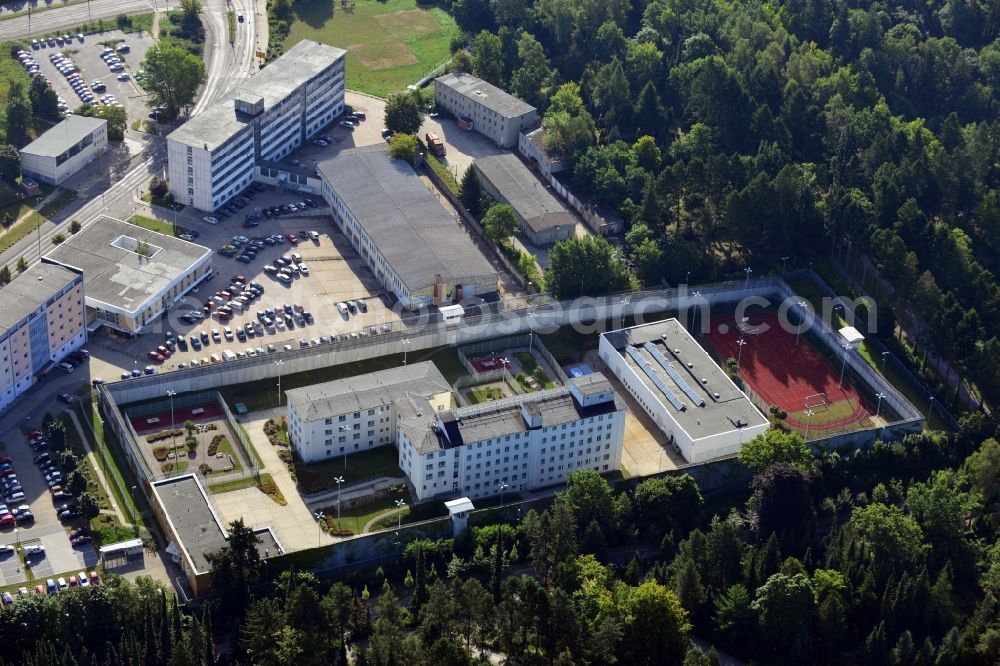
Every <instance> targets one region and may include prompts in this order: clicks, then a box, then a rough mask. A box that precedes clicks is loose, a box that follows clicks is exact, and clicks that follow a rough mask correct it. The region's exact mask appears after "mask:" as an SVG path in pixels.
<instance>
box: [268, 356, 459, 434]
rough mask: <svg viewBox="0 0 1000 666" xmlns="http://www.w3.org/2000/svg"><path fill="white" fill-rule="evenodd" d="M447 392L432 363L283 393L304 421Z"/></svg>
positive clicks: (445, 381) (440, 376)
mask: <svg viewBox="0 0 1000 666" xmlns="http://www.w3.org/2000/svg"><path fill="white" fill-rule="evenodd" d="M449 390H451V389H450V387H449V386H448V382H447V380H446V379H445V378H444V376H443V375H442V374H441V372H440V371H439V370H438V369H437V366H436V365H434V363H433V362H432V361H424V362H423V363H413V364H411V365H404V366H402V367H399V368H389V369H388V370H379V371H378V372H372V373H368V374H365V375H357V376H355V377H348V378H346V379H338V380H335V381H332V382H325V383H323V384H313V385H312V386H304V387H302V388H297V389H292V390H290V391H286V392H285V395H286V396H288V404H289V406H290V407H292V409H294V410H295V412H296V413H297V414H298V415H299V418H300V419H302V420H303V421H305V422H309V421H315V420H316V419H325V418H331V417H333V416H339V415H340V414H346V413H348V412H356V411H360V410H362V409H371V408H372V407H376V406H379V405H390V404H392V403H394V402H396V401H397V400H399V399H401V398H403V397H404V396H406V395H407V394H414V395H416V396H421V397H426V396H430V395H435V394H438V393H441V392H444V391H449Z"/></svg>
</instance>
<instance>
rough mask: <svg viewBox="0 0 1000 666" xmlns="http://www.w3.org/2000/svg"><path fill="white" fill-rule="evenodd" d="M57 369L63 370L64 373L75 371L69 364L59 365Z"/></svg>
mask: <svg viewBox="0 0 1000 666" xmlns="http://www.w3.org/2000/svg"><path fill="white" fill-rule="evenodd" d="M59 367H60V368H62V369H63V370H65V371H66V372H73V370H75V368H74V367H73V366H72V365H70V364H69V363H60V364H59Z"/></svg>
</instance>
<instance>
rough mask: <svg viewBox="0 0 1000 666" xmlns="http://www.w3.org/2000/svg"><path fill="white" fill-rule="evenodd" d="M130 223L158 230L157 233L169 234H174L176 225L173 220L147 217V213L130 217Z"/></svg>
mask: <svg viewBox="0 0 1000 666" xmlns="http://www.w3.org/2000/svg"><path fill="white" fill-rule="evenodd" d="M128 222H129V224H134V225H136V226H138V227H142V228H143V229H149V230H150V231H156V232H157V233H161V234H166V235H167V236H173V235H174V225H173V224H172V223H171V222H167V221H165V220H156V219H153V218H151V217H146V216H145V215H133V216H132V217H130V218H128Z"/></svg>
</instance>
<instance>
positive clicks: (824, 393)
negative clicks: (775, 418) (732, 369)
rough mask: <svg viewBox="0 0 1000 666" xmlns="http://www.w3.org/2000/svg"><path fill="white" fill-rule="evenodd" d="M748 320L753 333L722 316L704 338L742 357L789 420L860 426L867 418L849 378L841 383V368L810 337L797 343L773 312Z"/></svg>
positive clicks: (749, 374) (743, 367) (757, 386)
mask: <svg viewBox="0 0 1000 666" xmlns="http://www.w3.org/2000/svg"><path fill="white" fill-rule="evenodd" d="M746 323H747V328H748V329H749V330H748V333H747V334H741V332H740V330H739V328H738V327H737V324H736V321H735V318H734V316H733V315H727V316H722V317H717V318H715V319H713V320H712V323H711V327H710V330H709V332H708V333H707V334H706V335H705V338H706V340H707V342H708V344H709V345H710V346H712V347H713V348H714V349H715V351H716V352H717V354H718V355H719V356H720V357H721V358H722V359H726V358H729V357H730V356H731V357H733V358H739V359H740V377H742V378H743V380H744V381H745V382H746V383H747V384H748V385H749V386H750V388H752V389H753V390H754V391H755V392H756V393H757V395H759V396H760V397H761V398H762V399H763V400H764V401H765V402H766V403H767V404H768V405H777V406H778V407H780V408H781V409H783V410H785V411H786V412H788V418H787V419H786V420H785V423H786V425H788V426H790V427H792V428H795V429H798V430H807V429H808V430H811V431H813V432H816V431H828V430H842V429H844V428H848V427H849V426H852V425H854V424H857V425H859V426H860V425H862V422H863V421H865V420H866V419H868V417H869V411H868V409H867V407H866V405H865V404H864V402H863V401H862V400H861V396H860V395H859V394H858V392H857V390H855V388H854V387H853V386H852V384H851V382H850V381H849V377H845V379H844V383H843V387H840V386H838V384H839V382H840V368H839V367H838V368H833V367H832V366H831V365H830V363H829V362H828V361H827V359H826V358H824V357H823V355H822V354H820V352H819V351H818V350H816V349H815V348H814V347H813V346H812V345H811V344H809V342H808V340H807V339H806V337H805V336H802V337H800V338H799V339H798V344H796V338H795V333H794V331H792V332H789V331H786V330H784V329H783V328H782V327H781V325H780V323H779V321H778V318H777V317H775V316H774V315H771V314H755V315H752V316H751V317H750V319H749V321H748V322H746ZM741 338H742V340H743V341H744V343H745V344H744V345H743V352H742V355H741V354H740V344H739V341H740V339H741ZM807 410H812V412H813V414H812V416H809V415H808V414H806V411H807Z"/></svg>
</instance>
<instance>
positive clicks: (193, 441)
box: [184, 437, 198, 453]
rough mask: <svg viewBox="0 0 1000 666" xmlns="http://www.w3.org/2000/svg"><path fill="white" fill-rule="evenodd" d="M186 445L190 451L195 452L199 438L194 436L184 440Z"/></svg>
mask: <svg viewBox="0 0 1000 666" xmlns="http://www.w3.org/2000/svg"><path fill="white" fill-rule="evenodd" d="M184 445H185V446H187V449H188V451H190V452H191V453H194V452H195V450H196V449H197V448H198V440H197V439H195V438H194V437H188V438H187V439H186V440H185V441H184Z"/></svg>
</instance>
